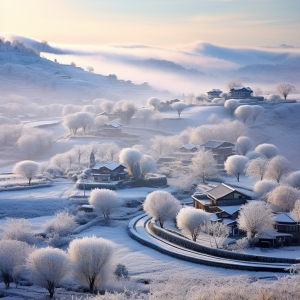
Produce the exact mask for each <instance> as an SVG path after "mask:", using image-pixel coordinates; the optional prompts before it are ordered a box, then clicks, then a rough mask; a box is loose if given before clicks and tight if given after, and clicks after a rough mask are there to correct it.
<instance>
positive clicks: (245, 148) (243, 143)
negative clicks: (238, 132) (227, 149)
mask: <svg viewBox="0 0 300 300" xmlns="http://www.w3.org/2000/svg"><path fill="white" fill-rule="evenodd" d="M235 148H236V150H237V152H238V154H240V155H246V153H247V152H249V151H251V150H252V149H253V141H252V140H251V139H250V138H249V137H247V136H240V137H239V138H238V139H237V141H236V144H235Z"/></svg>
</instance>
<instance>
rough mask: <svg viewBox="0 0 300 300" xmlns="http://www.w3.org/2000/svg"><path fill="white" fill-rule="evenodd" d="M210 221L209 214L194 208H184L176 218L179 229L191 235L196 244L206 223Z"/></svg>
mask: <svg viewBox="0 0 300 300" xmlns="http://www.w3.org/2000/svg"><path fill="white" fill-rule="evenodd" d="M208 221H209V213H207V212H205V211H202V210H200V209H196V208H194V207H183V208H181V209H180V211H179V213H178V214H177V216H176V224H177V227H178V228H179V229H180V230H182V231H183V232H187V233H188V234H190V235H191V237H192V240H193V241H194V242H196V240H197V237H198V236H199V234H200V233H201V229H202V227H203V225H204V224H205V223H207V222H208Z"/></svg>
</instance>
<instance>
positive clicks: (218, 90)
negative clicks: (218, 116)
mask: <svg viewBox="0 0 300 300" xmlns="http://www.w3.org/2000/svg"><path fill="white" fill-rule="evenodd" d="M208 93H222V91H221V90H220V89H212V90H210V91H209V92H208Z"/></svg>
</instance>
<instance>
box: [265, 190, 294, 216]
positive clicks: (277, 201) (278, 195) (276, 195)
mask: <svg viewBox="0 0 300 300" xmlns="http://www.w3.org/2000/svg"><path fill="white" fill-rule="evenodd" d="M298 199H300V191H299V190H298V189H295V188H293V187H291V186H288V185H279V186H277V187H276V188H274V189H273V190H271V191H270V192H269V193H268V195H267V201H268V203H270V204H272V205H274V206H275V207H274V209H276V210H279V211H282V210H283V211H291V210H292V209H293V208H294V206H295V202H296V201H297V200H298Z"/></svg>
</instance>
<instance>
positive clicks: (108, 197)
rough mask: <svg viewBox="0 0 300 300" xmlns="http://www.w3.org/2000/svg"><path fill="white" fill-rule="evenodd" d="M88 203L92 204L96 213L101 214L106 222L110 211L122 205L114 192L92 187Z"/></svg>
mask: <svg viewBox="0 0 300 300" xmlns="http://www.w3.org/2000/svg"><path fill="white" fill-rule="evenodd" d="M89 203H90V204H91V205H93V206H94V210H95V212H96V213H97V214H99V215H100V214H102V215H103V217H104V220H105V221H106V222H108V220H109V218H110V215H111V214H112V212H113V211H114V210H116V209H117V208H119V207H120V206H121V205H122V201H121V199H120V198H119V197H118V196H117V194H116V192H114V191H112V190H109V189H93V190H92V191H91V194H90V198H89Z"/></svg>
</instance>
